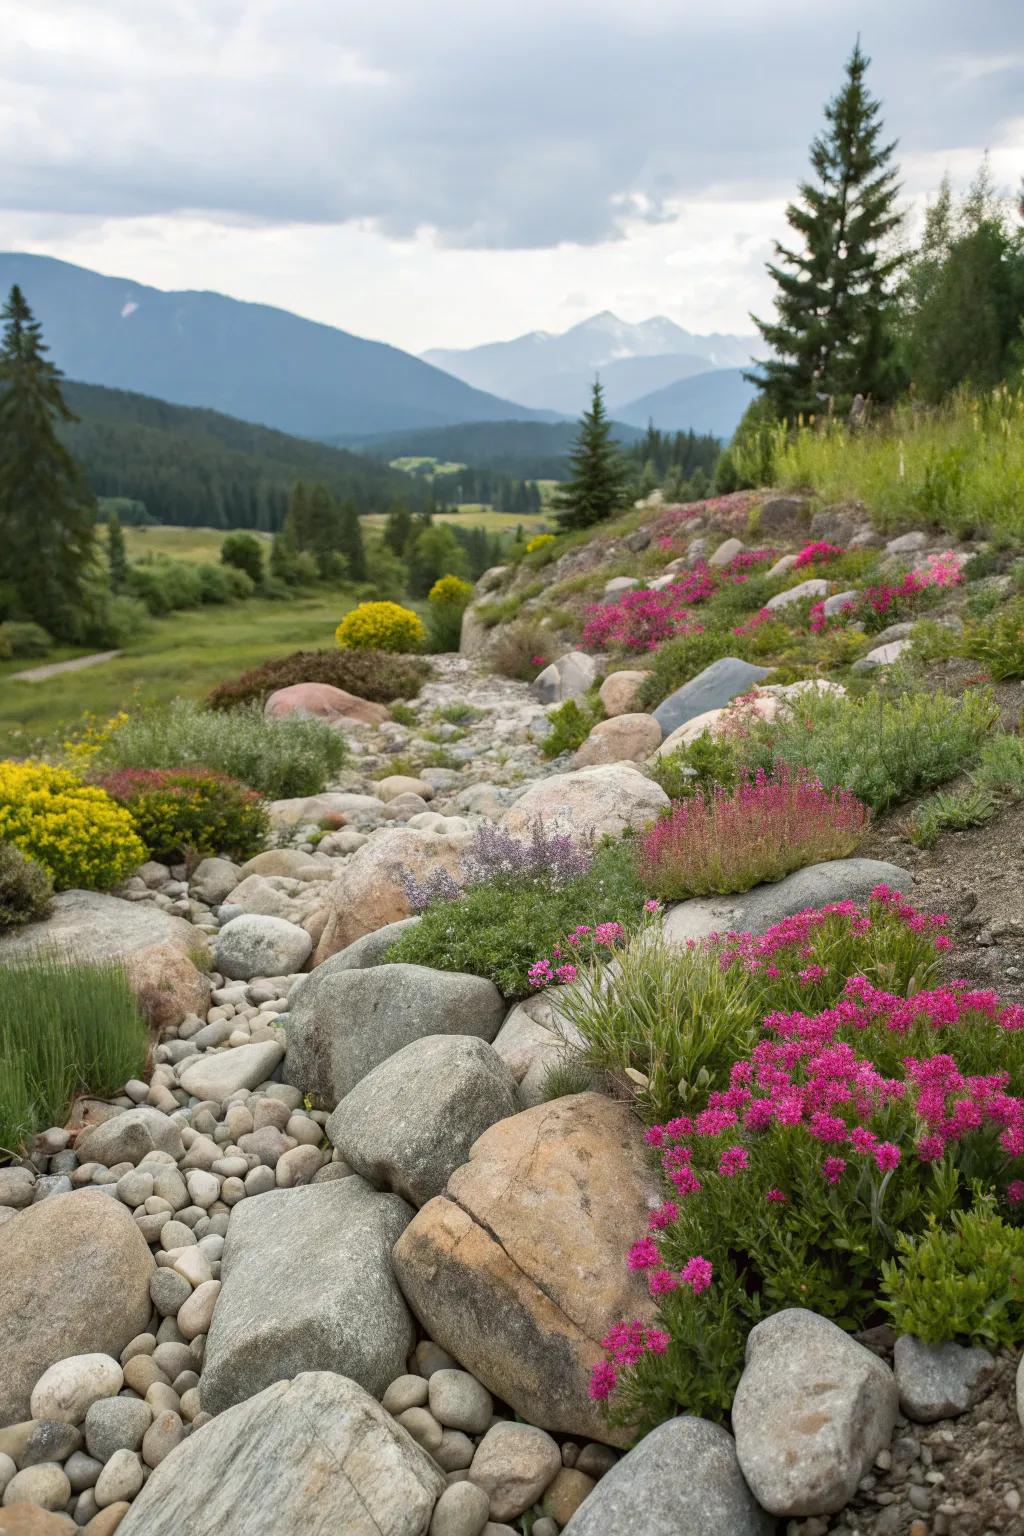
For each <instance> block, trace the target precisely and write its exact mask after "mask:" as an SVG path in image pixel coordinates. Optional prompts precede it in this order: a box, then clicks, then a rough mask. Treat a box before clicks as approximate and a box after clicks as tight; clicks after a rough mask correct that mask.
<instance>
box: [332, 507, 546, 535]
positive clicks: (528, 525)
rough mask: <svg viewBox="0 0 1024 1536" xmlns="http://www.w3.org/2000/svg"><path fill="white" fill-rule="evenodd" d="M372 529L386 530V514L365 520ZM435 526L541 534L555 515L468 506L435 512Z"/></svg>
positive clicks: (364, 522) (370, 516) (371, 514)
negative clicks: (445, 525) (521, 528)
mask: <svg viewBox="0 0 1024 1536" xmlns="http://www.w3.org/2000/svg"><path fill="white" fill-rule="evenodd" d="M362 521H363V525H364V527H366V528H369V529H378V528H383V526H384V524H385V522H386V521H387V518H386V516H385V515H384V513H382V512H371V513H369V514H368V515H367V516H366V517H364V518H363V519H362ZM434 522H435V523H451V524H452V525H453V526H454V527H456V528H484V529H486V531H487V532H488V533H511V534H514V533H515V531H516V529H517V528H519V527H523V528H525V529H526V531H527V533H538V532H540V530H541V529H544V528H549V527H552V526H553V524H552V518H551V514H550V513H548V514H545V513H543V512H522V513H520V512H495V511H494V509H493V507H485V506H481V505H479V503H468V504H466V505H464V506H461V507H460V508H459V510H458V511H457V512H435V513H434Z"/></svg>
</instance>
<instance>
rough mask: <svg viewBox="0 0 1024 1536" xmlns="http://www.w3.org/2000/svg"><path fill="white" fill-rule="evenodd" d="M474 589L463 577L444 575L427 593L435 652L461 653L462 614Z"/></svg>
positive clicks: (432, 642)
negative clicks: (458, 651) (459, 649)
mask: <svg viewBox="0 0 1024 1536" xmlns="http://www.w3.org/2000/svg"><path fill="white" fill-rule="evenodd" d="M472 596H473V588H472V587H471V586H470V584H469V582H468V581H463V580H462V579H461V577H459V576H441V577H439V578H438V580H437V581H435V582H434V585H433V586H432V587H431V589H430V591H429V593H428V594H427V634H428V637H429V642H430V649H431V650H432V651H457V650H458V648H459V641H460V638H461V635H462V615H463V613H464V612H465V611H466V608H467V607H468V605H469V602H470V600H471V598H472Z"/></svg>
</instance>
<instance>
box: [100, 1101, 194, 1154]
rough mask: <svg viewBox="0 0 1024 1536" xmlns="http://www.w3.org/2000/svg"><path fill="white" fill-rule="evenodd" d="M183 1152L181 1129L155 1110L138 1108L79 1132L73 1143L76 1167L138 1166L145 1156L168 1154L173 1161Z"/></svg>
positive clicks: (142, 1106) (143, 1107) (141, 1106)
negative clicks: (76, 1159) (76, 1160)
mask: <svg viewBox="0 0 1024 1536" xmlns="http://www.w3.org/2000/svg"><path fill="white" fill-rule="evenodd" d="M184 1151H185V1148H184V1146H183V1145H182V1141H181V1127H180V1125H178V1124H177V1123H176V1121H174V1120H170V1119H168V1117H167V1116H166V1115H165V1114H164V1113H163V1112H162V1110H159V1109H150V1108H149V1106H148V1105H145V1104H141V1105H140V1106H139V1107H138V1109H126V1110H124V1111H122V1112H121V1113H120V1114H116V1115H112V1116H111V1117H110V1119H109V1120H104V1121H103V1123H102V1124H101V1125H94V1126H91V1127H90V1128H89V1129H88V1130H86V1131H83V1132H82V1133H81V1134H80V1136H79V1137H78V1140H77V1141H76V1142H75V1153H76V1155H77V1157H78V1161H79V1162H80V1163H104V1164H105V1165H106V1166H107V1167H108V1168H112V1167H113V1166H114V1164H115V1163H141V1161H142V1159H143V1158H144V1157H145V1156H146V1153H147V1152H168V1153H170V1155H171V1157H173V1158H174V1159H175V1161H177V1159H178V1158H179V1157H181V1156H183V1154H184Z"/></svg>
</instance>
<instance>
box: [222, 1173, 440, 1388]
mask: <svg viewBox="0 0 1024 1536" xmlns="http://www.w3.org/2000/svg"><path fill="white" fill-rule="evenodd" d="M411 1215H412V1211H411V1210H410V1208H409V1206H407V1205H406V1204H405V1202H404V1200H399V1199H398V1197H397V1196H396V1195H382V1194H378V1193H377V1191H376V1190H374V1189H371V1188H370V1186H369V1185H368V1184H366V1183H365V1182H364V1181H363V1180H362V1179H360V1178H357V1177H355V1176H352V1177H350V1178H346V1179H339V1180H337V1181H336V1182H331V1183H323V1184H303V1185H300V1186H299V1187H297V1188H295V1189H276V1190H270V1191H269V1192H268V1193H267V1194H265V1195H260V1197H259V1198H258V1199H251V1200H243V1201H241V1203H240V1204H238V1205H236V1206H235V1208H234V1210H233V1211H232V1213H231V1222H230V1225H229V1227H228V1235H227V1240H226V1242H225V1245H224V1255H223V1258H222V1260H221V1292H220V1295H219V1297H218V1298H217V1305H216V1308H215V1309H214V1314H213V1321H212V1323H211V1324H210V1331H209V1333H208V1335H207V1339H206V1351H205V1354H204V1357H203V1374H202V1379H201V1382H200V1388H199V1391H200V1399H201V1402H202V1406H203V1409H204V1411H205V1412H207V1413H223V1411H224V1410H225V1409H226V1408H230V1407H232V1406H233V1405H234V1404H235V1403H239V1402H242V1400H243V1399H245V1398H247V1397H252V1396H253V1395H254V1394H255V1393H257V1392H260V1391H262V1390H263V1388H264V1387H268V1386H270V1384H271V1383H272V1382H275V1381H285V1380H287V1379H288V1378H289V1377H292V1376H295V1375H297V1374H298V1373H299V1372H300V1371H305V1370H309V1369H312V1368H316V1369H318V1370H319V1369H324V1368H329V1369H331V1370H336V1371H338V1372H339V1373H340V1374H341V1375H343V1376H348V1377H351V1379H352V1380H353V1381H357V1382H359V1384H360V1386H362V1387H365V1389H366V1391H367V1392H372V1393H373V1395H374V1397H378V1398H379V1397H381V1396H382V1395H383V1393H384V1391H385V1388H386V1387H387V1386H388V1385H389V1384H390V1383H391V1382H392V1381H394V1379H395V1377H396V1376H400V1375H401V1374H402V1372H403V1371H404V1370H405V1361H406V1357H407V1356H408V1354H409V1352H410V1350H411V1349H412V1347H413V1344H414V1342H415V1333H414V1331H413V1326H412V1318H411V1317H410V1316H409V1310H408V1308H407V1307H406V1304H405V1302H404V1300H403V1299H402V1293H401V1291H400V1290H399V1289H398V1285H397V1283H396V1281H395V1277H394V1274H393V1273H392V1269H391V1261H390V1254H391V1250H392V1248H393V1247H394V1245H395V1243H396V1242H397V1241H398V1239H399V1237H400V1236H401V1234H402V1232H403V1231H404V1229H405V1226H406V1224H407V1222H408V1221H409V1218H410V1217H411Z"/></svg>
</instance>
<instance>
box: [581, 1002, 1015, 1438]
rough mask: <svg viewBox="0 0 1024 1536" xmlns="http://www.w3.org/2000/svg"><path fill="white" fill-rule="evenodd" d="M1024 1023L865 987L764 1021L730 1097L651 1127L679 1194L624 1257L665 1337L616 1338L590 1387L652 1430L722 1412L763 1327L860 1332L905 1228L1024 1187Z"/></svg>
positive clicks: (915, 1229)
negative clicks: (783, 1322)
mask: <svg viewBox="0 0 1024 1536" xmlns="http://www.w3.org/2000/svg"><path fill="white" fill-rule="evenodd" d="M1022 1024H1024V1009H1022V1008H1020V1007H1019V1006H1016V1005H1011V1006H1007V1007H1003V1006H1002V1005H1001V1004H1000V1003H999V1000H998V998H997V997H996V996H995V994H994V993H991V992H987V991H977V992H972V991H970V990H968V989H967V987H966V985H965V984H961V983H956V984H954V985H953V986H952V987H945V988H939V989H938V990H936V991H933V992H923V993H916V994H914V995H913V996H912V997H910V998H903V997H899V996H896V995H894V994H891V993H886V992H883V991H881V990H879V989H877V988H875V987H873V986H871V985H870V983H868V982H867V981H866V980H865V979H864V978H862V977H857V976H854V977H851V978H850V979H849V980H848V981H847V983H846V987H845V989H844V995H843V998H842V999H841V1002H840V1004H839V1005H838V1006H837V1007H835V1008H832V1009H829V1010H826V1011H823V1012H820V1013H817V1014H813V1015H811V1014H805V1013H791V1014H784V1013H777V1014H772V1015H769V1017H768V1018H767V1019H766V1020H765V1021H764V1036H763V1038H762V1039H761V1040H760V1041H759V1042H758V1044H757V1045H756V1046H755V1047H754V1049H753V1051H752V1052H751V1053H750V1054H749V1055H748V1056H746V1057H744V1058H742V1059H741V1060H740V1061H738V1062H737V1063H736V1065H735V1066H734V1067H733V1069H732V1072H731V1075H730V1083H729V1087H728V1088H727V1089H726V1090H725V1091H716V1092H712V1093H711V1094H709V1096H708V1100H707V1105H706V1107H705V1108H704V1109H703V1110H701V1111H700V1112H699V1113H697V1114H696V1115H694V1116H692V1117H691V1116H688V1115H682V1116H677V1117H675V1118H674V1119H673V1120H671V1121H670V1122H668V1123H667V1124H664V1125H660V1126H654V1127H652V1128H651V1129H650V1131H648V1133H647V1136H648V1141H649V1142H650V1143H651V1145H652V1146H655V1147H656V1148H657V1149H658V1151H659V1154H660V1157H661V1165H662V1169H663V1171H664V1173H665V1175H666V1178H667V1180H668V1182H669V1183H670V1184H671V1185H672V1186H673V1190H672V1195H671V1197H670V1199H669V1200H668V1201H666V1203H665V1205H663V1206H662V1207H661V1209H660V1210H658V1211H655V1212H654V1213H653V1215H652V1217H651V1218H650V1222H649V1228H650V1230H649V1232H648V1235H647V1236H646V1237H644V1238H642V1239H641V1240H640V1241H638V1242H637V1243H635V1244H634V1246H633V1248H632V1249H631V1250H630V1253H629V1258H628V1263H629V1266H630V1268H632V1269H634V1270H642V1271H645V1272H647V1273H648V1282H649V1285H650V1289H651V1291H652V1294H654V1295H655V1296H656V1297H657V1298H658V1299H659V1312H660V1316H659V1319H658V1322H659V1324H660V1326H659V1328H658V1330H657V1344H656V1346H654V1347H651V1346H650V1345H648V1343H647V1340H646V1338H645V1339H642V1340H641V1347H640V1348H639V1349H636V1350H634V1351H632V1352H630V1353H627V1354H624V1353H623V1351H622V1350H621V1348H618V1349H617V1348H616V1344H615V1342H613V1343H612V1344H611V1345H610V1346H609V1347H610V1348H611V1349H612V1352H613V1358H612V1359H611V1360H610V1361H607V1362H605V1363H604V1364H603V1366H602V1367H599V1368H598V1371H597V1372H595V1377H594V1381H593V1382H592V1386H591V1391H592V1394H593V1395H594V1396H596V1397H607V1396H608V1395H609V1394H610V1393H611V1392H612V1391H613V1390H614V1389H615V1387H616V1386H619V1387H621V1393H620V1394H619V1402H618V1404H617V1411H619V1412H621V1411H623V1410H625V1413H626V1416H627V1417H628V1416H629V1415H630V1414H633V1415H635V1416H637V1417H638V1418H639V1420H640V1421H641V1424H642V1425H647V1424H650V1423H653V1422H656V1421H657V1420H659V1419H661V1418H664V1417H666V1416H667V1415H669V1414H671V1413H674V1412H676V1411H677V1410H678V1409H679V1408H680V1407H683V1408H684V1409H685V1411H686V1412H688V1413H699V1414H703V1415H706V1416H709V1417H721V1416H722V1414H723V1413H724V1412H725V1411H726V1410H727V1408H728V1406H729V1403H730V1402H731V1399H732V1393H733V1391H734V1389H735V1385H736V1381H737V1380H738V1377H739V1374H740V1372H741V1370H742V1365H743V1346H744V1336H745V1334H746V1332H747V1330H748V1329H749V1327H750V1325H751V1324H752V1323H754V1322H756V1321H757V1320H758V1319H759V1318H760V1317H762V1316H764V1315H765V1314H766V1313H768V1312H774V1311H777V1310H779V1309H780V1308H784V1307H790V1306H799V1307H806V1308H810V1309H812V1310H814V1311H818V1312H821V1313H823V1314H824V1315H825V1316H827V1317H831V1318H832V1319H833V1320H834V1321H835V1322H837V1323H839V1324H840V1326H844V1327H847V1328H853V1327H858V1326H863V1323H864V1321H865V1319H866V1318H870V1317H871V1316H872V1314H873V1311H874V1308H875V1307H876V1305H877V1296H878V1292H879V1288H880V1283H881V1279H882V1275H883V1272H884V1265H885V1263H886V1262H887V1261H890V1260H891V1259H892V1258H893V1256H894V1251H895V1249H896V1234H898V1233H900V1232H903V1233H906V1234H908V1235H910V1236H914V1235H916V1234H921V1233H923V1232H925V1231H927V1230H928V1228H929V1225H930V1224H931V1223H935V1224H938V1225H941V1224H943V1223H945V1222H947V1221H949V1220H951V1218H952V1216H953V1213H954V1212H955V1211H957V1210H963V1209H969V1208H970V1206H971V1205H972V1203H973V1201H974V1199H975V1198H976V1196H977V1194H978V1193H979V1192H980V1193H981V1194H982V1195H983V1196H988V1195H992V1194H994V1193H995V1192H997V1191H998V1192H999V1194H1000V1195H1001V1196H1002V1198H1004V1199H1006V1200H1008V1201H1009V1202H1010V1203H1012V1202H1014V1201H1015V1200H1017V1199H1018V1198H1019V1197H1020V1196H1021V1195H1022V1194H1024V1185H1021V1184H1020V1183H1019V1181H1018V1180H1016V1179H1011V1180H1010V1181H1009V1182H1007V1173H1008V1172H1012V1170H1013V1168H1014V1165H1015V1164H1017V1163H1019V1160H1020V1159H1021V1157H1022V1156H1024V1099H1021V1098H1019V1097H1016V1096H1014V1094H1013V1093H1012V1092H1011V1091H1010V1090H1011V1089H1012V1088H1013V1086H1014V1085H1018V1086H1019V1085H1020V1083H1021V1071H1022V1067H1024V1035H1022ZM953 1051H955V1052H956V1058H955V1059H954V1056H953V1054H952V1052H953ZM705 1293H708V1294H707V1295H705ZM619 1326H620V1329H621V1328H622V1327H628V1325H626V1324H623V1325H619ZM621 1337H622V1335H621V1333H619V1332H618V1331H613V1334H612V1335H609V1338H612V1339H613V1340H619V1339H621ZM645 1345H647V1347H644V1346H645Z"/></svg>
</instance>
